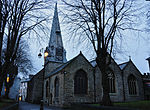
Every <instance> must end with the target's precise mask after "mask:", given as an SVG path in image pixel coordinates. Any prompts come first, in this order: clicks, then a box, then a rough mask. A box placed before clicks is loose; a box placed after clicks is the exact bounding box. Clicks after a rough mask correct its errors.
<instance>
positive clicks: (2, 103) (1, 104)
mask: <svg viewBox="0 0 150 110" xmlns="http://www.w3.org/2000/svg"><path fill="white" fill-rule="evenodd" d="M14 103H15V101H14V100H10V99H1V101H0V109H2V108H4V107H7V106H9V105H11V104H14Z"/></svg>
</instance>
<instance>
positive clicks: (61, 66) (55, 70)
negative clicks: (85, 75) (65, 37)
mask: <svg viewBox="0 0 150 110" xmlns="http://www.w3.org/2000/svg"><path fill="white" fill-rule="evenodd" d="M79 55H80V54H79ZM79 55H77V56H76V57H74V58H73V59H71V60H69V61H68V62H66V63H64V64H62V65H60V66H59V67H57V68H56V69H54V70H53V71H52V72H50V74H49V75H48V76H46V78H48V77H50V76H52V75H54V74H56V73H58V72H60V71H61V70H63V69H64V68H65V67H67V66H68V65H69V64H70V63H71V62H73V61H74V60H75V59H76V58H77V57H78V56H79Z"/></svg>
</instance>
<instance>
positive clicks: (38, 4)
mask: <svg viewBox="0 0 150 110" xmlns="http://www.w3.org/2000/svg"><path fill="white" fill-rule="evenodd" d="M49 2H50V1H49V0H1V3H0V5H2V10H1V15H2V17H3V18H5V16H6V15H7V16H8V17H7V19H6V20H5V19H2V21H3V22H2V23H1V24H2V25H4V22H6V25H5V27H4V33H3V35H1V36H0V37H1V44H0V45H1V51H2V48H3V44H2V43H3V39H2V38H4V37H6V39H7V41H6V51H5V54H4V64H2V65H1V67H2V70H1V72H0V92H1V90H2V89H1V88H2V84H3V81H4V77H5V76H6V74H7V70H8V69H7V68H8V67H9V65H14V64H15V61H16V58H17V51H18V49H19V44H20V41H21V39H22V37H26V36H25V35H26V34H27V33H29V32H31V31H32V32H34V33H35V34H36V35H37V36H38V37H39V33H37V31H39V30H42V31H43V32H44V28H45V27H44V25H43V24H42V23H43V22H44V21H46V20H47V18H48V17H47V16H46V14H45V13H44V11H43V10H45V9H47V8H48V6H50V4H49ZM5 10H6V11H5ZM2 12H3V13H2ZM4 12H7V13H6V14H5V13H4ZM44 33H45V32H44ZM0 53H1V52H0ZM0 57H2V56H0Z"/></svg>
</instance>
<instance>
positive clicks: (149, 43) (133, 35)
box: [29, 0, 150, 74]
mask: <svg viewBox="0 0 150 110" xmlns="http://www.w3.org/2000/svg"><path fill="white" fill-rule="evenodd" d="M141 1H142V4H141V5H146V2H145V1H143V0H141ZM60 4H61V3H59V2H58V10H59V11H62V7H63V6H62V5H60ZM54 5H55V4H54ZM147 9H148V8H145V9H143V13H142V14H141V16H142V17H141V20H140V21H139V26H140V28H141V29H145V28H146V15H145V14H146V11H147ZM49 13H50V14H51V15H53V13H54V8H53V10H50V11H49ZM52 17H53V16H51V18H52ZM59 19H60V23H61V20H62V19H61V16H60V14H59ZM51 22H52V21H50V22H49V24H48V25H49V27H50V29H51ZM60 26H61V27H60V28H61V34H62V38H63V43H64V48H65V49H66V52H67V53H66V55H67V60H70V59H72V58H73V57H75V56H76V55H78V54H79V52H80V51H82V52H83V54H84V55H85V57H86V58H87V59H88V60H92V59H93V57H94V54H93V53H92V52H91V51H90V48H89V49H86V48H84V47H82V46H78V45H76V43H75V44H74V43H72V42H71V41H68V39H67V37H68V36H67V34H66V32H65V29H63V24H60ZM49 33H50V32H49ZM125 34H126V35H127V36H128V37H127V38H125V39H124V40H123V41H122V45H123V46H122V47H123V48H122V49H123V53H121V54H119V53H116V54H117V55H116V57H115V61H116V62H117V63H118V64H120V63H123V62H127V61H128V60H129V56H131V60H132V61H133V63H134V64H135V65H136V66H137V68H138V69H139V70H140V72H141V73H145V72H149V68H148V62H147V61H146V60H145V59H146V58H148V57H150V39H149V34H150V33H146V32H125ZM49 35H50V34H49ZM48 37H50V36H48ZM48 41H49V38H47V39H45V41H44V42H42V43H41V44H40V45H38V44H37V43H35V42H33V41H31V42H30V43H29V45H30V49H31V52H32V54H31V55H32V61H33V62H34V66H35V68H36V71H35V72H34V73H32V74H35V73H36V72H38V71H40V69H41V68H42V65H43V58H41V59H39V58H38V53H39V52H40V49H41V48H45V47H46V46H47V45H48ZM87 53H88V54H87Z"/></svg>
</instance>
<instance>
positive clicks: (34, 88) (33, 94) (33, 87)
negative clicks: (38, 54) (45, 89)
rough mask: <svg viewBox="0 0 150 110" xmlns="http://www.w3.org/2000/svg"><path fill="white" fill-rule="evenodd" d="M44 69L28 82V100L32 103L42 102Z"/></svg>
mask: <svg viewBox="0 0 150 110" xmlns="http://www.w3.org/2000/svg"><path fill="white" fill-rule="evenodd" d="M43 73H44V69H42V70H41V71H40V72H38V73H37V74H36V75H34V76H33V78H32V79H31V80H30V81H29V83H28V93H27V94H28V101H29V102H32V103H40V100H41V99H42V84H43Z"/></svg>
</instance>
